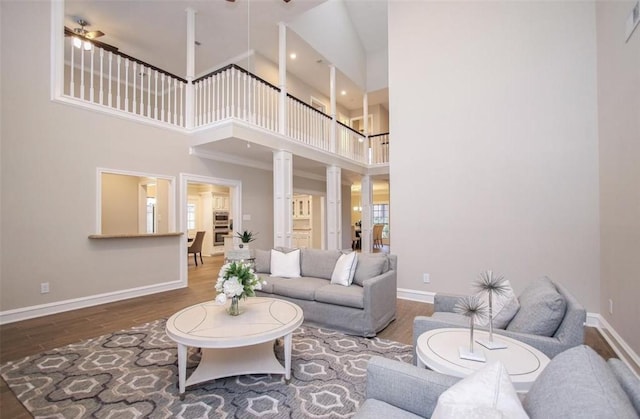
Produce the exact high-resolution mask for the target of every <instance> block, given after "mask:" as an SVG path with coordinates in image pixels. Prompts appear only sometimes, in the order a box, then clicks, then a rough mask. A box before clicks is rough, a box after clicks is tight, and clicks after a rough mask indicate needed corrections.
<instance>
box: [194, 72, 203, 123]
mask: <svg viewBox="0 0 640 419" xmlns="http://www.w3.org/2000/svg"><path fill="white" fill-rule="evenodd" d="M194 90H195V95H196V103H195V107H196V110H195V112H196V125H197V126H200V125H202V81H199V82H198V85H197V86H196V87H195V89H194Z"/></svg>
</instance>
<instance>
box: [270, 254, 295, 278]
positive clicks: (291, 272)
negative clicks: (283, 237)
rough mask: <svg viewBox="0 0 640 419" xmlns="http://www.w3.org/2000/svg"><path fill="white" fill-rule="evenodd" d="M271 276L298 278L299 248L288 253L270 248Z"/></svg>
mask: <svg viewBox="0 0 640 419" xmlns="http://www.w3.org/2000/svg"><path fill="white" fill-rule="evenodd" d="M271 276H280V277H283V278H300V249H296V250H292V251H291V252H289V253H284V252H280V251H278V250H275V249H271Z"/></svg>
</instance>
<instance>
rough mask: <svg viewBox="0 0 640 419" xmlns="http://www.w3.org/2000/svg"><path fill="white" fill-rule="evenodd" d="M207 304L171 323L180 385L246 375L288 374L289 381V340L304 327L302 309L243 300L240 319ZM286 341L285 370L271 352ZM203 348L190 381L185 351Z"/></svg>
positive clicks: (183, 312)
mask: <svg viewBox="0 0 640 419" xmlns="http://www.w3.org/2000/svg"><path fill="white" fill-rule="evenodd" d="M228 307H229V302H227V304H225V305H224V306H221V305H217V304H215V303H214V302H206V303H201V304H196V305H193V306H191V307H187V308H185V309H183V310H181V311H179V312H177V313H176V314H174V315H173V316H171V317H170V318H169V320H167V326H166V331H167V335H168V336H169V337H170V338H171V339H172V340H174V341H175V342H176V343H177V344H178V383H179V388H180V395H181V396H182V395H183V394H184V391H185V387H186V386H190V385H193V384H198V383H202V382H204V381H209V380H214V379H217V378H222V377H229V376H234V375H244V374H284V376H285V379H286V380H289V379H290V378H291V336H292V333H293V331H294V330H295V329H296V328H297V327H298V326H300V325H301V324H302V320H303V314H302V309H301V308H300V307H298V306H297V305H296V304H293V303H290V302H288V301H284V300H278V299H274V298H262V297H250V298H247V299H244V300H240V309H241V311H242V314H240V315H239V316H231V315H229V314H228V313H227V311H226V310H227V308H228ZM283 336H284V358H285V365H284V367H283V366H282V364H280V362H279V361H278V359H277V358H276V356H275V353H274V351H273V343H274V340H275V339H277V338H280V337H283ZM189 346H192V347H196V348H202V357H201V360H200V364H198V367H197V368H196V369H195V371H194V372H193V373H192V374H191V375H190V376H189V379H186V373H187V347H189Z"/></svg>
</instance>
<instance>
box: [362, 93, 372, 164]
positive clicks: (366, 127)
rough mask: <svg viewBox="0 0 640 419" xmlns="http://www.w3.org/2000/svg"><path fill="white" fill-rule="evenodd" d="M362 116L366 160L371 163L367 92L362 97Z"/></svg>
mask: <svg viewBox="0 0 640 419" xmlns="http://www.w3.org/2000/svg"><path fill="white" fill-rule="evenodd" d="M362 117H363V118H364V132H363V134H364V152H365V156H364V162H365V163H367V164H371V153H370V150H369V147H371V145H370V144H369V132H370V131H369V130H370V129H371V127H370V126H369V95H368V93H365V94H364V96H363V97H362Z"/></svg>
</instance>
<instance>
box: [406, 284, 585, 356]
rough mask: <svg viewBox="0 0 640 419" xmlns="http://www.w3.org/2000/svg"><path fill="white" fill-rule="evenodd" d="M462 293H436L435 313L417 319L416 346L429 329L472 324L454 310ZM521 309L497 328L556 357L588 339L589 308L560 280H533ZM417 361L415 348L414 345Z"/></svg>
mask: <svg viewBox="0 0 640 419" xmlns="http://www.w3.org/2000/svg"><path fill="white" fill-rule="evenodd" d="M459 298H460V297H459V296H453V295H446V294H436V296H435V298H434V313H433V315H432V316H431V317H427V316H417V317H416V318H415V319H414V320H413V346H414V348H415V347H416V342H417V340H418V337H419V336H420V335H421V334H423V333H424V332H426V331H429V330H432V329H441V328H445V327H469V321H468V319H467V318H466V317H464V316H462V315H461V314H457V313H454V312H453V307H454V306H455V304H456V302H457V301H458V300H459ZM518 301H519V303H520V309H519V310H518V312H517V314H516V315H515V316H514V317H513V319H512V320H511V321H510V322H509V324H508V325H507V326H506V328H505V329H495V328H494V332H495V333H497V334H500V335H504V336H508V337H510V338H513V339H516V340H519V341H521V342H524V343H526V344H528V345H531V346H533V347H534V348H536V349H538V350H539V351H541V352H542V353H544V354H545V355H547V356H548V357H549V358H553V357H554V356H556V355H557V354H559V353H560V352H563V351H565V350H567V349H569V348H571V347H574V346H576V345H581V344H582V343H584V323H585V321H586V319H587V312H586V310H585V309H584V307H582V305H581V304H580V303H579V302H578V300H576V299H575V297H573V296H572V295H571V293H569V291H568V290H567V289H566V288H565V287H563V286H562V285H560V284H557V283H554V282H553V281H551V280H550V279H549V278H546V277H543V278H539V279H537V280H535V281H532V282H531V283H530V284H529V286H528V287H527V288H526V289H525V290H524V291H523V292H522V294H520V296H518ZM414 363H415V349H414Z"/></svg>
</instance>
